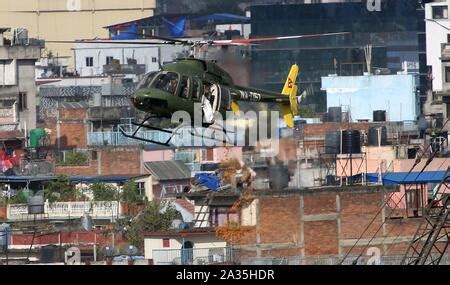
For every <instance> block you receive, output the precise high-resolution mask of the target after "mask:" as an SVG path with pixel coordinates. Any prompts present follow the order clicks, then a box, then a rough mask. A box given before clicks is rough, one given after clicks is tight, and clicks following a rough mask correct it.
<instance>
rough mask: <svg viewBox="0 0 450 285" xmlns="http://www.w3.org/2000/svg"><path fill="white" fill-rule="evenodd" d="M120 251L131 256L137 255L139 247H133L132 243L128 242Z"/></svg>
mask: <svg viewBox="0 0 450 285" xmlns="http://www.w3.org/2000/svg"><path fill="white" fill-rule="evenodd" d="M122 252H123V254H125V255H128V256H133V255H137V254H138V253H139V249H138V248H137V247H135V246H134V245H131V244H128V245H126V246H124V247H123V248H122Z"/></svg>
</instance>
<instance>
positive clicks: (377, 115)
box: [373, 110, 386, 122]
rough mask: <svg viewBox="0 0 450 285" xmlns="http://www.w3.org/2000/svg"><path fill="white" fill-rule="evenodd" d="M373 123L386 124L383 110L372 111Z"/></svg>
mask: <svg viewBox="0 0 450 285" xmlns="http://www.w3.org/2000/svg"><path fill="white" fill-rule="evenodd" d="M373 121H374V122H386V111H384V110H376V111H373Z"/></svg>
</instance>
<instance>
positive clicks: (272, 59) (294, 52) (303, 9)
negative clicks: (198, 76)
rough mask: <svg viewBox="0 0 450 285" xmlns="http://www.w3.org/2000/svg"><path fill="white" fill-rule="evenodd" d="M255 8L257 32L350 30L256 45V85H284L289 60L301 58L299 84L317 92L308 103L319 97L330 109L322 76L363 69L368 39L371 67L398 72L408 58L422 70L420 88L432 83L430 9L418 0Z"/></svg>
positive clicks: (285, 33)
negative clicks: (376, 5) (377, 5)
mask: <svg viewBox="0 0 450 285" xmlns="http://www.w3.org/2000/svg"><path fill="white" fill-rule="evenodd" d="M250 11H251V24H252V27H251V29H252V37H267V36H292V35H305V34H322V33H335V32H348V34H344V35H338V36H323V37H316V38H303V39H296V40H286V41H278V42H274V43H270V44H269V43H267V44H261V45H258V46H255V47H253V48H252V70H253V73H252V76H253V80H252V81H253V84H254V85H257V86H259V87H262V88H266V89H272V90H278V91H279V90H281V89H282V86H283V83H284V82H283V78H285V77H286V76H285V75H286V73H287V71H288V70H289V66H290V65H291V64H293V63H297V64H299V65H300V74H299V87H300V88H301V89H309V90H311V91H312V93H313V94H314V96H310V97H309V98H308V100H305V102H304V104H312V103H315V104H316V105H318V106H317V107H318V108H317V109H316V110H317V111H324V109H325V107H326V100H325V98H326V96H325V94H324V93H323V92H321V91H320V78H321V76H327V75H329V74H338V75H340V76H346V75H363V73H364V72H366V71H367V65H366V63H367V60H366V56H365V51H364V47H365V46H367V45H372V53H371V72H374V73H382V74H386V73H387V74H395V73H396V72H398V71H400V70H402V69H403V65H404V62H407V65H408V69H409V71H410V72H416V73H420V74H421V78H420V88H421V89H423V86H425V85H426V63H425V60H426V58H425V57H426V55H425V37H424V34H425V23H424V21H423V19H424V11H423V9H421V6H420V5H419V3H418V1H411V0H406V1H405V0H399V1H382V2H381V11H380V12H378V11H370V9H368V8H367V2H366V1H361V2H351V3H322V4H294V5H255V6H252V7H251V8H250ZM424 92H425V91H424V90H422V94H424Z"/></svg>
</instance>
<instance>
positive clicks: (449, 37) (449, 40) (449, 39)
mask: <svg viewBox="0 0 450 285" xmlns="http://www.w3.org/2000/svg"><path fill="white" fill-rule="evenodd" d="M447 43H448V44H450V34H447Z"/></svg>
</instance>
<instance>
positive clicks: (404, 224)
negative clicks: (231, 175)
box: [238, 187, 420, 257]
mask: <svg viewBox="0 0 450 285" xmlns="http://www.w3.org/2000/svg"><path fill="white" fill-rule="evenodd" d="M394 190H395V189H394V188H390V189H389V190H386V189H384V188H378V187H370V188H367V187H365V188H361V187H356V188H354V187H353V188H350V189H348V188H347V189H337V188H333V189H330V190H328V189H321V190H318V191H314V190H307V191H305V192H295V193H292V192H290V193H289V192H285V193H279V194H274V193H264V194H260V195H258V196H257V197H256V199H258V200H259V203H257V204H258V207H257V221H259V222H258V223H257V225H256V226H255V227H253V228H251V230H250V231H249V232H247V233H246V234H245V239H244V240H242V242H241V244H240V245H239V246H238V247H239V248H241V249H242V250H243V251H242V252H243V254H245V256H256V257H265V256H273V257H283V256H299V255H305V256H318V255H342V254H346V253H347V252H348V251H349V249H350V248H351V247H352V246H353V245H354V244H355V241H356V239H358V238H359V237H360V235H361V233H362V232H363V231H364V229H365V228H366V226H367V225H368V224H369V223H370V221H371V220H372V219H373V218H374V216H375V215H376V214H377V212H378V211H379V209H380V208H381V206H382V205H383V203H384V199H385V197H386V195H387V194H388V193H391V192H390V191H394ZM388 212H389V211H388V210H387V209H385V210H383V211H381V212H380V214H379V215H378V216H377V217H376V219H375V222H374V223H373V224H372V226H371V227H369V231H368V232H367V233H366V234H365V235H364V236H363V239H364V238H365V240H363V241H364V242H365V243H364V245H365V244H367V241H368V240H369V239H370V238H372V236H373V235H374V234H375V232H376V231H377V230H378V229H380V230H379V231H378V233H377V234H376V239H375V240H374V241H373V242H372V243H371V246H376V247H378V248H379V249H380V250H381V252H382V254H390V255H393V254H402V253H404V252H405V250H406V248H407V246H408V244H409V241H410V240H411V238H412V236H413V235H414V233H415V231H416V229H417V226H418V223H419V222H420V219H400V220H399V219H393V220H390V219H389V220H388V221H387V223H385V225H384V226H381V225H382V221H383V220H384V217H385V215H386V214H387V213H388ZM362 250H363V247H359V246H358V247H355V248H354V249H353V250H352V252H351V255H359V254H360V253H361V251H362Z"/></svg>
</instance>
